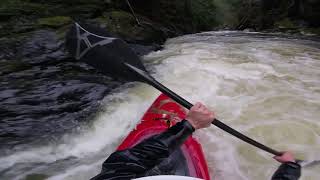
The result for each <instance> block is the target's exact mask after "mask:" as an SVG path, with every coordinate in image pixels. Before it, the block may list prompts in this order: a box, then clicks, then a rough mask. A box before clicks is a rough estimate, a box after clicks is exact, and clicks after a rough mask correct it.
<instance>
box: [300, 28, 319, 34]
mask: <svg viewBox="0 0 320 180" xmlns="http://www.w3.org/2000/svg"><path fill="white" fill-rule="evenodd" d="M301 33H302V34H305V35H317V36H320V28H303V29H301Z"/></svg>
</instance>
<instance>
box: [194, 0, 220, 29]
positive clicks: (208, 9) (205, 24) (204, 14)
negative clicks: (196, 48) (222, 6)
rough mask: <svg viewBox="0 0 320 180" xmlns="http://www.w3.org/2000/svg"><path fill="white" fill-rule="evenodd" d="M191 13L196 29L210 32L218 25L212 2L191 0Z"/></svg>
mask: <svg viewBox="0 0 320 180" xmlns="http://www.w3.org/2000/svg"><path fill="white" fill-rule="evenodd" d="M191 11H192V13H191V14H192V21H193V23H194V26H195V28H196V29H200V30H210V29H212V28H213V27H214V26H216V25H217V24H218V22H217V19H216V13H217V6H216V4H215V3H214V1H213V0H193V1H192V2H191Z"/></svg>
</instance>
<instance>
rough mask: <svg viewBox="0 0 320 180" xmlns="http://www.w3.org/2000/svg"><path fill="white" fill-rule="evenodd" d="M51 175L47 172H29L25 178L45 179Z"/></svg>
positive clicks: (28, 179) (27, 179) (26, 179)
mask: <svg viewBox="0 0 320 180" xmlns="http://www.w3.org/2000/svg"><path fill="white" fill-rule="evenodd" d="M48 177H49V176H47V175H45V174H29V175H27V176H26V178H25V180H45V179H47V178H48Z"/></svg>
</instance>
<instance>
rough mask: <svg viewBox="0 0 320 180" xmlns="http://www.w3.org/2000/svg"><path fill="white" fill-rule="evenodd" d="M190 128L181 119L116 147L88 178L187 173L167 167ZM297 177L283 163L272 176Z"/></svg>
mask: <svg viewBox="0 0 320 180" xmlns="http://www.w3.org/2000/svg"><path fill="white" fill-rule="evenodd" d="M193 132H194V128H193V127H192V125H191V124H190V123H189V122H188V121H186V120H183V121H181V122H179V123H177V124H176V125H174V126H172V127H171V128H169V129H168V130H166V131H164V132H163V133H161V134H159V135H154V136H152V137H150V138H148V139H146V140H144V141H142V142H141V143H139V144H137V145H135V146H134V147H132V148H130V149H126V150H122V151H116V152H114V153H112V154H111V155H110V156H109V158H108V159H107V160H106V161H105V162H104V163H103V165H102V171H101V172H100V174H98V175H97V176H95V177H93V178H92V179H91V180H107V179H108V180H109V179H112V180H116V179H117V180H118V179H121V180H125V179H133V178H139V177H144V176H151V175H160V174H161V175H164V174H170V173H171V174H176V175H177V174H179V175H188V174H183V173H181V172H182V171H181V172H178V173H177V171H175V172H171V171H170V170H168V169H170V168H171V167H172V166H175V167H177V166H179V165H175V163H179V162H180V161H179V160H174V158H171V156H172V154H175V153H176V152H177V149H179V148H178V147H180V145H182V144H183V142H184V141H185V140H186V139H187V138H188V137H189V136H190V135H191V134H192V133H193ZM169 156H170V158H168V157H169ZM168 159H169V160H168ZM172 159H173V160H172ZM180 163H181V162H180ZM178 171H179V170H178ZM299 177H300V165H298V164H296V163H285V164H282V165H281V166H280V167H279V168H278V170H277V171H276V172H275V174H274V175H273V177H272V180H297V179H298V178H299Z"/></svg>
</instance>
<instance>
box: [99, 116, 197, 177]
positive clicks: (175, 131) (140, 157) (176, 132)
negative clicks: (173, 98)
mask: <svg viewBox="0 0 320 180" xmlns="http://www.w3.org/2000/svg"><path fill="white" fill-rule="evenodd" d="M193 131H194V128H193V127H192V125H191V124H190V123H189V122H188V121H186V120H183V121H181V122H179V123H177V124H176V125H174V126H172V127H171V128H169V129H168V130H166V131H164V132H162V133H161V134H159V135H155V136H152V137H150V138H148V139H146V140H144V141H142V142H141V143H139V144H137V145H136V146H134V147H132V148H130V149H126V150H123V151H116V152H114V153H112V154H111V155H110V156H109V158H108V159H107V160H106V161H105V162H104V163H103V165H102V172H101V173H100V174H99V175H97V176H96V177H94V178H93V179H94V180H101V179H108V177H117V176H119V177H120V179H121V177H130V178H128V179H132V178H135V177H141V176H143V175H144V173H146V172H147V171H148V170H150V169H152V168H153V167H154V166H156V165H157V164H159V163H160V162H161V161H162V160H163V159H165V158H167V157H169V155H170V154H171V153H172V152H173V151H174V150H175V149H176V148H178V147H179V146H180V145H181V144H183V142H184V141H185V140H186V139H187V138H188V137H189V136H190V135H191V134H192V133H193Z"/></svg>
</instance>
